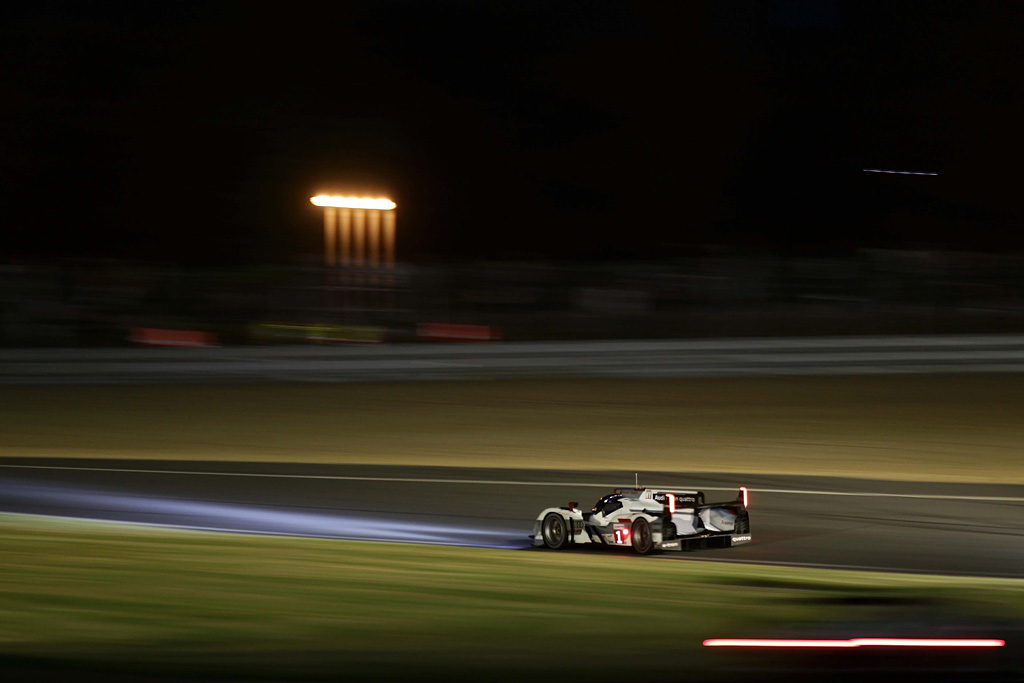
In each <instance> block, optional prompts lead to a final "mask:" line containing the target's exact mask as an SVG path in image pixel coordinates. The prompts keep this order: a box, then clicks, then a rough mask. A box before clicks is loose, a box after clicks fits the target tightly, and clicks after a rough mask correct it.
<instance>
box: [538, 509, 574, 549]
mask: <svg viewBox="0 0 1024 683" xmlns="http://www.w3.org/2000/svg"><path fill="white" fill-rule="evenodd" d="M567 526H568V525H567V524H566V522H565V517H562V515H560V514H558V513H557V512H549V513H548V515H547V517H545V518H544V521H543V522H542V523H541V527H540V534H541V537H542V538H543V539H544V545H546V546H547V547H549V548H551V549H552V550H561V549H562V548H564V547H565V545H566V543H568V542H569V530H568V529H567Z"/></svg>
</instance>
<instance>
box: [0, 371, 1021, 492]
mask: <svg viewBox="0 0 1024 683" xmlns="http://www.w3.org/2000/svg"><path fill="white" fill-rule="evenodd" d="M1022 415H1024V382H1021V381H1020V378H1019V376H1017V375H1013V374H1002V375H932V376H929V375H895V376H877V377H874V376H863V377H801V378H753V379H750V378H748V379H678V380H675V379H673V380H632V379H622V380H536V381H502V382H449V383H445V382H423V383H417V382H412V383H400V384H398V383H393V384H265V385H243V384H233V385H221V386H211V385H193V386H159V387H144V386H117V387H59V388H55V387H3V388H0V456H4V455H6V456H60V457H110V458H164V459H176V460H182V459H191V460H196V459H210V460H256V461H293V462H326V463H378V464H406V465H440V466H469V467H525V468H572V467H585V468H588V469H623V467H624V466H627V465H625V464H626V463H628V467H629V468H634V467H635V468H636V469H639V470H650V471H656V470H667V471H700V470H703V471H719V472H750V473H775V474H819V475H836V476H859V477H874V478H885V479H925V480H945V481H960V482H967V481H976V482H984V481H991V482H1003V483H1018V484H1019V483H1024V468H1021V467H1020V466H1019V463H1020V452H1021V446H1022V434H1024V430H1022V428H1021V416H1022Z"/></svg>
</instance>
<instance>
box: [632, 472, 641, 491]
mask: <svg viewBox="0 0 1024 683" xmlns="http://www.w3.org/2000/svg"><path fill="white" fill-rule="evenodd" d="M633 485H634V486H635V487H636V488H640V473H639V472H634V473H633Z"/></svg>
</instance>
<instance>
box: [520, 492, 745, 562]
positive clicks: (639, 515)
mask: <svg viewBox="0 0 1024 683" xmlns="http://www.w3.org/2000/svg"><path fill="white" fill-rule="evenodd" d="M749 502H750V496H749V492H748V491H747V488H746V487H744V486H741V487H740V488H739V491H738V492H737V495H736V499H735V500H731V501H728V502H725V503H707V504H705V502H704V494H703V492H701V491H677V490H672V491H670V490H666V489H648V488H636V489H615V490H614V491H613V492H612V493H610V494H608V495H607V496H604V497H603V498H601V500H599V501H597V504H596V505H594V508H593V509H592V510H591V511H590V512H584V511H583V510H581V509H579V504H578V503H569V505H568V507H558V508H547V509H545V510H543V511H542V512H541V513H540V514H539V515H537V522H536V524H534V529H533V535H532V536H530V538H531V539H532V540H533V545H535V546H544V547H547V548H551V549H552V550H561V549H562V548H568V547H570V546H574V545H583V544H587V543H590V544H594V545H601V546H618V547H632V548H633V550H635V551H636V552H638V553H640V554H641V555H646V554H648V553H651V552H656V551H660V550H699V549H702V548H715V547H730V546H734V545H740V544H742V543H749V542H750V540H751V535H750V515H749V514H748V512H747V506H748V503H749Z"/></svg>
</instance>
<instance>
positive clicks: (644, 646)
mask: <svg viewBox="0 0 1024 683" xmlns="http://www.w3.org/2000/svg"><path fill="white" fill-rule="evenodd" d="M0 546H2V547H3V553H2V555H0V664H3V665H6V666H7V667H11V668H13V669H15V670H22V671H32V670H34V668H39V667H44V669H45V667H51V668H52V667H56V668H57V669H60V667H61V666H66V667H71V668H75V669H78V670H86V671H93V672H94V673H95V672H102V673H103V674H104V676H108V677H109V676H116V675H118V674H119V673H120V674H123V675H124V676H126V677H129V678H132V677H136V676H138V675H141V674H142V673H144V672H145V673H152V672H154V671H158V672H161V673H162V674H166V675H169V676H181V677H189V678H193V679H195V680H200V679H203V678H224V677H228V676H242V677H246V678H255V679H259V678H284V679H299V678H307V677H309V678H317V677H324V678H334V679H338V678H339V677H351V678H352V679H354V680H377V679H380V680H390V679H403V678H407V679H426V678H432V677H438V678H441V679H449V680H450V679H453V678H455V679H463V678H466V677H471V676H472V675H473V674H474V673H481V675H482V672H487V675H486V676H485V678H486V679H487V680H498V679H501V678H503V677H502V676H498V675H496V672H501V673H503V674H505V675H506V677H508V678H510V679H511V678H519V677H521V676H526V675H528V676H532V677H535V678H538V677H539V678H542V679H544V680H549V679H555V678H561V677H562V674H570V673H571V674H573V675H591V674H594V675H597V674H598V673H601V672H603V673H606V674H607V673H615V672H619V673H628V672H629V671H631V670H632V671H635V670H636V669H635V667H636V666H637V665H641V667H642V670H643V671H644V677H645V678H646V677H648V676H650V675H656V674H659V673H664V674H666V675H668V674H672V673H673V672H675V673H676V674H678V672H679V669H680V662H685V663H686V664H685V666H686V670H687V671H690V672H700V671H704V672H705V673H708V672H711V671H712V670H713V669H715V667H716V663H715V661H714V659H713V657H714V656H715V655H714V653H709V652H708V651H707V650H705V649H703V648H702V647H701V641H702V639H704V638H707V637H721V636H765V635H775V636H779V635H795V636H798V637H799V636H803V637H806V636H808V635H810V634H812V633H813V634H818V635H819V636H821V635H822V634H824V636H825V637H830V636H831V637H853V636H863V635H872V634H875V635H899V634H900V633H901V632H907V629H911V630H913V629H917V630H916V631H914V633H917V634H919V633H920V632H921V629H922V628H929V627H931V626H932V625H935V624H939V625H940V626H941V627H942V628H946V629H947V632H948V628H949V625H950V623H957V624H960V626H961V631H960V633H963V632H965V631H964V629H967V631H970V630H972V629H974V630H976V629H977V628H978V627H979V624H980V625H982V626H986V625H993V626H992V627H993V628H996V627H997V626H998V625H999V624H1004V625H1005V624H1007V623H1010V624H1013V623H1020V621H1021V619H1024V581H1019V580H1002V579H982V578H966V577H939V576H917V575H892V574H871V573H863V572H847V571H823V570H810V569H795V568H778V567H776V568H767V567H762V566H746V565H723V564H711V563H703V562H680V561H674V560H664V559H658V558H637V557H632V556H627V557H624V556H620V555H610V554H603V553H582V552H570V553H566V554H557V553H548V552H543V551H521V552H514V551H497V550H487V549H466V548H447V547H433V546H412V545H392V544H381V543H356V542H346V541H333V540H331V541H329V540H317V539H298V538H278V537H256V536H241V535H231V534H214V533H200V532H186V531H178V530H169V529H155V528H146V527H138V526H128V525H119V524H113V523H94V522H82V521H70V520H56V519H50V518H35V517H23V516H17V515H0ZM984 635H987V636H989V637H993V636H996V637H998V635H997V634H993V633H991V632H986V633H985V634H984ZM44 663H45V666H44ZM19 667H20V669H19ZM342 674H344V676H342Z"/></svg>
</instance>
